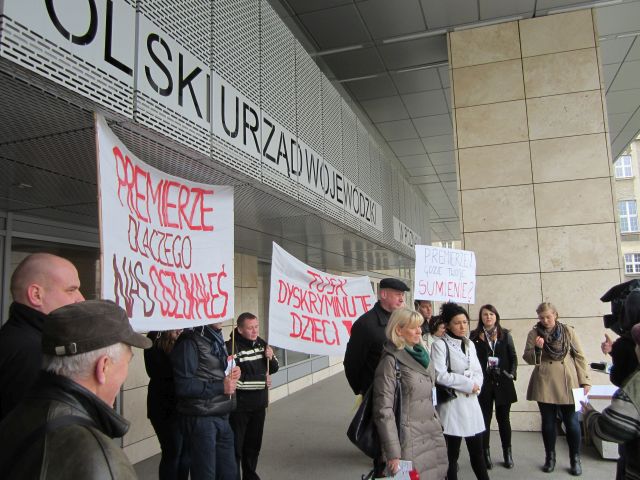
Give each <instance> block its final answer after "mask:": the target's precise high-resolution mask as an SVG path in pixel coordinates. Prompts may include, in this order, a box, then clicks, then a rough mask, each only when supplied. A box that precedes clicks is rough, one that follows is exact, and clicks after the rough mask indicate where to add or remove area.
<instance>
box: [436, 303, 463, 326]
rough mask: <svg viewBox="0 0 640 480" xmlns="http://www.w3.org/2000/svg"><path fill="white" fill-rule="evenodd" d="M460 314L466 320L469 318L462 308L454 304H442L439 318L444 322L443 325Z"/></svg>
mask: <svg viewBox="0 0 640 480" xmlns="http://www.w3.org/2000/svg"><path fill="white" fill-rule="evenodd" d="M460 314H462V315H464V316H465V317H467V319H468V318H469V314H468V313H467V311H466V310H465V309H464V307H462V306H460V305H458V304H457V303H455V302H447V303H443V304H442V305H441V306H440V316H441V317H442V319H443V320H444V321H445V323H449V322H450V321H451V319H452V318H453V317H455V316H456V315H460Z"/></svg>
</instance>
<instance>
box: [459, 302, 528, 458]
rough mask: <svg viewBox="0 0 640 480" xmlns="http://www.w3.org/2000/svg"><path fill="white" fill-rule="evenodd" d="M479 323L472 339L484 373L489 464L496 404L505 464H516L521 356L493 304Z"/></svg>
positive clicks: (485, 308) (482, 311)
mask: <svg viewBox="0 0 640 480" xmlns="http://www.w3.org/2000/svg"><path fill="white" fill-rule="evenodd" d="M479 317H480V318H479V319H478V326H477V327H476V329H475V330H474V331H473V332H471V340H472V341H473V342H474V344H475V346H476V352H477V354H478V360H479V361H480V366H481V367H482V373H483V374H484V382H483V384H482V390H481V391H480V395H479V396H478V401H479V402H480V408H481V409H482V414H483V416H484V424H485V426H486V431H485V433H484V436H483V442H482V443H483V447H484V456H485V463H486V464H487V468H489V469H490V468H492V467H493V464H492V463H491V453H490V450H489V436H490V432H491V417H492V416H493V404H494V403H495V406H496V420H497V421H498V429H499V431H500V441H501V443H502V453H503V455H504V466H505V467H506V468H512V467H513V457H512V455H511V422H510V420H509V414H510V410H511V404H512V403H514V402H516V401H517V400H518V397H517V395H516V389H515V386H514V384H513V382H514V380H515V379H516V371H517V368H518V358H517V356H516V348H515V345H514V344H513V338H512V337H511V334H510V333H509V331H508V330H506V329H504V328H502V327H501V326H500V315H499V314H498V310H496V307H494V306H493V305H483V306H482V307H480V314H479Z"/></svg>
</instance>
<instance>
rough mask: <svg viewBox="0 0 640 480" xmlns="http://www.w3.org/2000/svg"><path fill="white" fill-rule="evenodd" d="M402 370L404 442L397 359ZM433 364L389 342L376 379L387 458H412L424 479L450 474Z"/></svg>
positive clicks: (375, 408) (380, 431) (376, 413)
mask: <svg viewBox="0 0 640 480" xmlns="http://www.w3.org/2000/svg"><path fill="white" fill-rule="evenodd" d="M396 358H397V359H398V366H399V367H400V372H401V386H402V416H401V422H400V423H401V425H400V426H401V429H402V442H400V438H399V436H398V430H397V428H396V422H395V416H394V413H393V401H394V391H395V384H396V370H395V359H396ZM434 384H435V371H434V368H433V363H430V364H429V367H428V368H426V369H425V368H424V367H423V366H422V365H420V364H419V363H418V362H417V361H416V360H415V359H414V358H413V357H412V356H411V355H410V354H409V353H408V352H406V351H405V350H404V349H402V350H398V349H396V347H395V346H394V345H393V344H391V343H390V342H387V343H386V344H385V346H384V350H383V353H382V358H381V359H380V363H379V364H378V368H377V369H376V373H375V377H374V381H373V418H374V421H375V424H376V427H377V429H378V434H379V436H380V442H381V444H382V452H383V455H384V457H385V459H392V458H401V459H403V460H411V461H412V462H413V466H414V468H416V470H418V472H419V473H420V478H425V479H429V480H431V479H433V480H440V479H443V478H445V476H446V475H447V466H448V462H447V447H446V445H445V442H444V436H443V434H442V425H441V424H440V421H439V420H438V416H437V414H436V411H435V409H434V407H433V402H432V393H431V390H432V387H433V385H434Z"/></svg>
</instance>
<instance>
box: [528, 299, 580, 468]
mask: <svg viewBox="0 0 640 480" xmlns="http://www.w3.org/2000/svg"><path fill="white" fill-rule="evenodd" d="M536 312H537V314H538V323H537V324H536V325H535V326H534V327H533V329H532V330H531V331H530V332H529V335H528V337H527V344H526V346H525V349H524V355H523V356H522V358H524V360H525V361H526V362H527V363H528V364H530V365H535V368H534V369H533V373H532V374H531V379H530V380H529V388H528V390H527V400H533V401H536V402H538V408H539V409H540V416H541V417H542V441H543V442H544V449H545V452H546V457H545V463H544V466H543V467H542V470H543V471H544V472H547V473H549V472H552V471H553V469H554V468H555V465H556V451H555V448H556V418H557V415H558V413H561V414H562V420H563V422H564V425H565V428H566V430H567V443H568V444H569V456H570V460H571V469H570V470H569V472H570V473H571V474H572V475H576V476H577V475H581V474H582V467H581V465H580V441H581V432H580V424H579V423H578V416H577V413H576V411H575V407H574V400H573V393H572V391H571V389H573V388H579V387H582V388H583V389H584V393H585V395H586V394H587V393H588V392H589V389H590V388H591V380H590V379H589V374H588V371H587V362H586V360H585V357H584V353H583V352H582V347H581V346H580V342H579V341H578V337H577V335H576V333H575V331H574V329H573V328H572V327H569V326H568V325H565V324H563V323H560V322H558V312H557V310H556V307H554V306H553V305H552V304H551V303H547V302H545V303H541V304H540V305H538V308H537V309H536Z"/></svg>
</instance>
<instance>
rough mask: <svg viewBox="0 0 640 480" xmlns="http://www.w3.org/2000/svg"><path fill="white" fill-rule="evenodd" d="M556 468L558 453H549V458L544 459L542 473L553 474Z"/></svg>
mask: <svg viewBox="0 0 640 480" xmlns="http://www.w3.org/2000/svg"><path fill="white" fill-rule="evenodd" d="M554 468H556V452H547V456H546V457H545V459H544V466H543V467H542V471H543V472H546V473H551V472H553V469H554Z"/></svg>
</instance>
